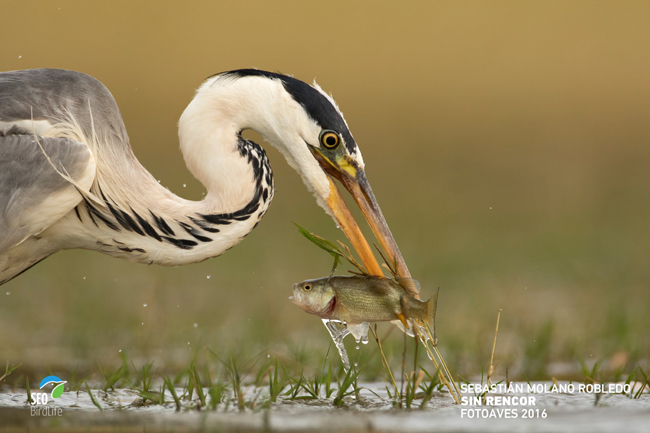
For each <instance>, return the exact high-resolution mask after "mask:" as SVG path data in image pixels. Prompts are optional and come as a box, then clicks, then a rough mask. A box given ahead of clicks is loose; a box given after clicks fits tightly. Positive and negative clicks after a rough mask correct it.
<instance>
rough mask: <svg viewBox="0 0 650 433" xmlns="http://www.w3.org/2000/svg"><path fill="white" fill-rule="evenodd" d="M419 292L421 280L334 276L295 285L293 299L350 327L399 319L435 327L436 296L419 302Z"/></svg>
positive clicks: (295, 302) (406, 324) (291, 298)
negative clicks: (412, 320) (414, 320)
mask: <svg viewBox="0 0 650 433" xmlns="http://www.w3.org/2000/svg"><path fill="white" fill-rule="evenodd" d="M418 289H419V283H417V281H415V280H410V279H405V278H399V279H391V278H383V277H375V276H361V275H355V276H333V277H324V278H318V279H313V280H305V281H303V282H301V283H296V284H294V285H293V296H292V297H290V298H289V299H290V300H291V301H292V302H293V303H294V304H296V305H297V306H299V307H300V308H302V309H303V310H304V311H306V312H307V313H310V314H314V315H316V316H318V317H320V318H321V319H323V320H332V321H339V322H343V323H346V324H348V325H350V324H352V325H356V324H362V323H364V322H388V321H391V322H393V321H397V320H399V322H401V323H402V324H403V325H404V327H405V328H406V329H409V320H410V319H418V320H422V321H424V322H426V323H428V324H429V326H430V327H431V328H433V327H434V320H435V314H436V297H435V296H434V297H432V298H430V299H429V300H427V301H421V300H419V299H416V298H415V297H414V296H413V295H412V294H411V293H412V292H413V290H415V292H417V290H418ZM366 327H367V324H366Z"/></svg>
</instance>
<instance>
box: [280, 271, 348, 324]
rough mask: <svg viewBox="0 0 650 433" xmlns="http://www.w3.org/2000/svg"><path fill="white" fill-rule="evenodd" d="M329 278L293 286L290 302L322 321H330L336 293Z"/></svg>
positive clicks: (334, 306)
mask: <svg viewBox="0 0 650 433" xmlns="http://www.w3.org/2000/svg"><path fill="white" fill-rule="evenodd" d="M328 280H329V278H320V279H317V280H306V281H303V282H302V283H296V284H294V285H293V296H292V297H290V298H289V299H290V300H291V302H293V303H294V304H296V305H297V306H299V307H300V308H302V309H303V310H305V311H306V312H307V313H310V314H315V315H316V316H319V317H320V318H322V319H330V318H331V317H332V313H333V312H334V309H335V308H336V293H335V292H334V288H333V287H332V285H331V284H330V283H329V281H328Z"/></svg>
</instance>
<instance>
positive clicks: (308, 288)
mask: <svg viewBox="0 0 650 433" xmlns="http://www.w3.org/2000/svg"><path fill="white" fill-rule="evenodd" d="M310 290H311V285H309V284H305V291H306V292H308V291H310Z"/></svg>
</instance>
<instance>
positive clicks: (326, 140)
mask: <svg viewBox="0 0 650 433" xmlns="http://www.w3.org/2000/svg"><path fill="white" fill-rule="evenodd" d="M320 142H321V143H322V144H323V146H325V147H326V148H328V149H334V148H335V147H336V146H338V145H339V143H340V142H341V138H340V137H339V135H338V134H337V133H336V132H334V131H323V132H322V133H321V136H320Z"/></svg>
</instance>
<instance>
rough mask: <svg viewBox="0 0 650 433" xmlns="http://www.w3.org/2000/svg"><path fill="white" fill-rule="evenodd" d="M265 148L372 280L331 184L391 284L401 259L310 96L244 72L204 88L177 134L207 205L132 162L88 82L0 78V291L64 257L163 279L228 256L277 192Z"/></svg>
mask: <svg viewBox="0 0 650 433" xmlns="http://www.w3.org/2000/svg"><path fill="white" fill-rule="evenodd" d="M246 129H252V130H255V131H256V132H258V133H260V134H261V135H262V136H263V137H264V139H265V140H266V141H267V142H268V143H270V144H271V145H272V146H275V147H276V148H277V149H279V151H280V152H281V153H282V154H283V155H284V157H285V158H286V160H287V162H288V163H289V165H290V166H291V167H293V168H294V169H295V170H296V171H297V172H298V173H299V174H300V175H301V177H302V179H303V181H304V183H305V185H306V186H307V188H309V190H310V191H311V192H312V193H313V195H314V196H315V198H316V201H317V202H318V204H319V205H320V206H321V207H323V208H324V209H325V211H326V212H327V213H329V214H330V215H331V216H332V217H333V219H334V220H335V222H336V223H337V224H338V225H339V226H340V227H341V228H342V229H343V231H344V232H345V234H346V236H347V237H348V239H349V240H350V242H351V243H352V246H353V248H354V249H355V250H356V251H357V253H358V254H359V256H360V258H361V260H362V261H363V263H364V264H365V265H366V267H367V268H368V270H369V271H370V273H372V274H377V275H379V274H381V269H380V268H379V265H378V264H377V261H376V259H375V258H374V255H373V253H372V251H371V249H370V247H369V246H368V243H367V241H366V240H365V238H364V237H363V235H362V233H361V231H360V230H359V227H358V225H357V223H356V222H355V220H354V218H353V217H352V216H351V214H350V211H349V209H348V208H347V206H346V204H345V202H344V201H343V198H342V197H341V195H340V193H339V190H338V189H337V186H336V183H335V182H334V179H337V180H338V181H340V183H341V184H342V185H343V186H344V187H345V188H346V189H347V190H348V191H349V192H350V194H351V195H352V197H353V198H354V200H355V201H356V203H357V204H358V206H359V207H360V208H361V211H362V212H363V214H364V216H365V218H366V220H367V221H368V223H369V225H370V227H371V228H372V230H373V232H374V234H375V236H376V237H377V239H378V240H379V242H380V244H381V245H382V247H383V249H384V250H385V252H386V253H387V254H388V257H390V258H391V261H394V262H395V263H396V264H397V269H398V273H399V274H400V275H402V276H404V277H409V274H408V269H407V268H406V265H405V263H404V259H403V258H402V255H401V253H400V251H399V249H398V247H397V244H396V243H395V240H394V239H393V236H392V234H391V232H390V230H389V228H388V225H387V223H386V221H385V219H384V217H383V215H382V212H381V209H380V208H379V205H378V204H377V201H376V199H375V196H374V194H373V192H372V189H371V188H370V184H369V183H368V181H367V179H366V176H365V172H364V161H363V158H362V157H361V151H360V150H359V148H358V147H357V144H356V142H355V140H354V138H353V137H352V134H351V133H350V130H349V129H348V126H347V123H346V122H345V120H344V119H343V115H342V114H341V112H340V110H339V108H338V107H337V105H336V103H335V102H334V100H333V99H332V98H331V96H329V95H328V94H326V93H325V92H324V91H323V90H322V89H321V88H320V87H319V86H318V85H316V83H314V85H309V84H306V83H304V82H302V81H300V80H298V79H295V78H293V77H291V76H287V75H282V74H278V73H272V72H265V71H261V70H257V69H242V70H234V71H229V72H224V73H220V74H216V75H213V76H211V77H209V78H207V79H206V80H205V82H204V83H203V84H202V85H201V86H200V87H199V89H198V90H197V92H196V95H195V97H194V98H193V100H192V101H191V102H190V104H189V106H188V107H187V108H186V109H185V111H184V112H183V114H182V116H181V118H180V122H179V139H180V148H181V151H182V153H183V156H184V159H185V162H186V165H187V167H188V169H189V170H190V171H191V173H192V174H193V175H194V176H195V177H196V178H197V179H198V180H199V181H200V182H202V183H203V185H204V186H205V187H206V190H207V194H206V196H205V199H203V200H201V201H189V200H185V199H183V198H181V197H178V196H176V195H175V194H173V193H171V192H170V191H169V190H167V189H166V188H164V187H163V186H161V185H160V184H159V183H158V182H157V181H156V180H155V179H154V177H153V176H152V175H151V174H150V173H149V172H148V171H147V170H146V169H145V168H144V167H143V166H142V165H141V164H140V163H139V162H138V160H137V159H136V157H135V156H134V154H133V152H132V150H131V146H130V143H129V137H128V135H127V132H126V129H125V127H124V123H123V120H122V117H121V114H120V111H119V108H118V106H117V103H116V102H115V99H114V98H113V96H112V95H111V93H110V91H109V90H108V89H107V88H106V87H105V86H104V85H103V84H102V83H100V82H99V81H98V80H96V79H94V78H92V77H91V76H89V75H86V74H83V73H79V72H74V71H68V70H61V69H34V70H23V71H11V72H2V73H0V284H2V283H5V282H7V281H9V280H11V279H12V278H14V277H15V276H17V275H18V274H20V273H21V272H23V271H25V270H26V269H28V268H30V267H31V266H33V265H34V264H36V263H38V262H39V261H41V260H43V259H44V258H46V257H48V256H49V255H51V254H53V253H55V252H56V251H59V250H63V249H70V248H83V249H89V250H97V251H100V252H103V253H106V254H109V255H111V256H114V257H119V258H123V259H127V260H130V261H134V262H140V263H147V264H152V263H156V264H160V265H167V266H175V265H183V264H188V263H194V262H199V261H202V260H205V259H208V258H211V257H215V256H218V255H220V254H222V253H223V252H224V251H226V250H228V249H230V248H232V247H233V246H234V245H236V244H237V243H239V242H240V241H241V240H242V239H243V238H244V237H245V236H246V235H247V234H248V233H249V232H250V231H251V230H253V228H255V226H256V225H257V223H258V222H259V220H260V219H261V218H262V216H263V215H264V213H265V212H266V211H267V209H268V207H269V204H270V202H271V199H272V198H273V193H274V183H273V174H272V171H271V167H270V165H269V161H268V159H267V156H266V153H265V152H264V150H263V149H262V147H260V146H259V145H258V144H256V143H254V142H252V141H250V140H246V139H244V138H243V137H242V135H241V133H242V131H243V130H246Z"/></svg>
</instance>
